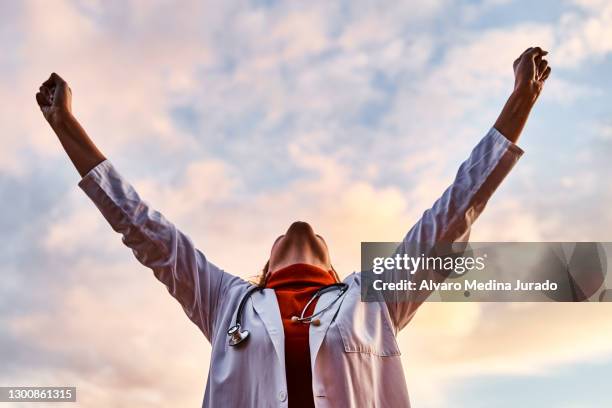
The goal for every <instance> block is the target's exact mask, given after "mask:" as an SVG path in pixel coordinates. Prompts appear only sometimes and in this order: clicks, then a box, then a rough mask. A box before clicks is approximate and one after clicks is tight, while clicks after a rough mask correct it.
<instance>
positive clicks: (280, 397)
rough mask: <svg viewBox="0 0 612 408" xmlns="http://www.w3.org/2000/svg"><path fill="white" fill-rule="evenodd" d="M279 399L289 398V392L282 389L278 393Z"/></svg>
mask: <svg viewBox="0 0 612 408" xmlns="http://www.w3.org/2000/svg"><path fill="white" fill-rule="evenodd" d="M278 399H279V400H281V401H284V400H286V399H287V393H286V392H285V391H281V392H279V393H278Z"/></svg>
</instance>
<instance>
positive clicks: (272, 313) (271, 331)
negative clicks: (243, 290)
mask: <svg viewBox="0 0 612 408" xmlns="http://www.w3.org/2000/svg"><path fill="white" fill-rule="evenodd" d="M251 299H252V300H253V308H255V311H256V312H257V314H258V315H259V317H260V318H261V320H262V321H263V324H264V326H265V327H266V330H267V331H268V335H269V336H270V339H271V340H272V344H273V345H274V350H275V351H276V355H277V356H278V359H279V361H280V363H281V365H282V366H283V367H284V366H285V331H284V329H283V321H282V319H281V314H280V308H279V306H278V300H277V299H276V293H274V289H269V288H266V289H263V290H260V291H256V292H255V293H253V295H252V296H251Z"/></svg>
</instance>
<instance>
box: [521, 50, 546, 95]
mask: <svg viewBox="0 0 612 408" xmlns="http://www.w3.org/2000/svg"><path fill="white" fill-rule="evenodd" d="M547 54H548V51H544V50H543V49H542V48H540V47H529V48H527V49H526V50H525V51H524V52H523V53H522V54H521V55H520V56H519V57H518V58H517V59H516V60H515V61H514V64H513V67H514V90H515V91H527V92H530V93H533V94H535V95H536V96H537V95H539V94H540V92H541V91H542V88H543V87H544V82H545V81H546V80H547V79H548V76H549V75H550V71H551V69H550V66H548V61H547V60H545V59H544V57H545V56H546V55H547Z"/></svg>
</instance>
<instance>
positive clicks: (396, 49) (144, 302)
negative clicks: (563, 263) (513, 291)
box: [0, 0, 612, 407]
mask: <svg viewBox="0 0 612 408" xmlns="http://www.w3.org/2000/svg"><path fill="white" fill-rule="evenodd" d="M0 16H1V17H0V21H1V23H2V24H0V44H1V45H2V49H3V53H2V55H0V70H1V73H2V75H0V82H1V86H0V95H1V96H2V97H3V100H4V101H5V103H4V104H3V109H1V110H0V126H1V128H0V130H1V132H0V138H1V140H2V144H3V148H2V149H0V193H1V194H2V197H3V198H4V200H3V203H2V209H3V211H2V212H0V229H1V230H2V231H6V235H7V237H8V238H7V239H5V244H4V245H3V246H2V247H1V248H0V255H1V256H2V260H3V263H2V267H1V272H2V276H3V278H4V279H3V283H2V285H0V323H1V324H0V360H2V361H3V362H4V366H3V367H4V369H3V370H0V383H2V384H7V385H8V384H31V383H36V384H41V385H42V384H49V383H53V384H60V385H61V384H75V385H76V386H77V387H78V388H79V390H81V391H80V398H81V397H82V400H81V401H82V402H81V403H82V404H83V406H112V405H115V406H116V405H117V400H116V398H117V396H118V395H122V398H124V400H125V401H126V402H125V403H126V405H128V406H131V407H149V406H156V405H159V404H161V403H162V401H163V404H164V405H174V406H193V405H195V406H197V404H199V402H200V401H201V398H202V395H203V390H204V379H205V376H206V372H207V366H208V358H209V348H208V345H207V344H205V341H204V339H203V338H202V337H201V335H199V333H198V332H197V330H196V329H195V327H192V325H191V324H190V322H189V321H188V320H187V319H186V318H185V317H184V316H183V315H182V311H181V310H180V308H179V307H178V306H177V305H176V304H175V303H174V301H173V300H172V299H170V297H169V296H167V294H166V291H165V289H164V288H163V287H161V285H160V284H158V283H157V282H155V280H154V279H153V277H152V275H151V274H150V273H149V271H147V270H145V269H143V268H142V267H140V265H138V264H137V263H136V262H135V261H134V260H133V259H132V257H131V254H130V253H129V251H127V250H125V248H123V246H122V245H121V243H120V240H119V239H118V237H117V236H115V235H114V233H112V231H111V230H110V228H109V227H108V226H107V225H105V224H104V222H103V219H102V217H101V216H100V215H99V214H98V213H97V212H96V210H95V208H94V206H93V205H92V204H91V203H90V202H88V201H87V199H86V197H85V196H84V194H82V193H81V192H80V191H79V190H78V188H77V187H76V183H77V182H78V177H77V175H76V172H75V171H74V169H73V168H72V167H71V165H70V163H69V162H68V160H67V159H66V157H65V155H64V154H63V152H62V151H61V148H60V146H59V143H58V142H57V140H56V139H55V138H54V136H53V134H52V133H51V131H50V129H49V128H48V126H47V125H46V123H45V122H44V120H43V118H42V116H41V115H40V112H39V111H38V108H37V106H36V104H35V101H34V94H35V93H36V90H37V88H38V86H39V84H40V83H41V82H42V81H44V80H45V79H46V78H47V77H48V75H49V74H50V72H52V71H56V72H58V73H59V74H60V75H62V76H63V77H65V79H66V80H67V81H68V82H69V83H70V86H71V88H72V89H73V93H74V100H73V104H74V110H75V114H76V115H77V117H78V118H79V119H80V120H81V121H82V122H83V124H84V125H85V127H86V128H87V130H88V132H89V133H90V135H91V136H92V137H93V138H94V139H95V140H96V142H97V143H98V144H99V146H100V147H101V149H102V150H103V151H104V152H105V154H106V155H107V156H108V157H109V158H110V159H111V161H112V162H113V163H114V164H115V165H116V166H117V167H118V168H119V169H120V171H121V172H122V173H123V174H124V175H125V176H126V177H127V178H129V179H130V180H131V181H132V182H133V183H134V184H135V186H136V187H137V188H138V190H139V191H140V192H141V195H143V196H144V197H145V198H146V199H147V200H148V201H149V202H151V203H152V204H153V205H155V206H156V207H157V208H158V209H160V210H161V211H162V212H163V213H164V214H166V215H167V216H168V218H170V219H172V220H173V221H175V222H176V224H177V225H179V226H180V227H182V228H183V229H184V230H185V232H187V233H188V234H190V235H191V236H192V237H193V238H194V240H195V242H197V243H198V245H199V247H200V248H201V249H202V250H204V251H205V252H206V253H207V254H208V256H209V257H210V258H211V259H213V261H214V262H216V263H217V264H219V265H221V266H222V267H224V268H225V269H226V270H228V271H230V272H233V273H236V274H239V275H241V276H245V277H246V276H252V275H254V274H256V273H257V272H258V271H259V269H260V268H261V267H262V266H263V264H264V263H265V261H266V259H267V254H268V251H269V249H270V246H271V244H272V242H273V240H274V238H276V236H277V235H278V234H279V233H281V232H282V231H283V230H284V229H285V228H286V226H287V225H288V223H289V222H291V221H293V220H295V219H304V220H307V221H310V222H311V223H312V224H313V225H314V226H315V228H316V229H317V230H318V231H319V232H320V233H321V234H322V235H323V236H325V237H326V239H327V241H328V242H329V244H330V247H331V252H332V258H333V261H334V264H335V266H336V269H337V270H338V271H339V272H340V274H341V275H346V274H348V273H350V272H351V271H352V270H354V269H356V268H358V265H359V243H360V241H376V240H380V241H393V240H398V239H399V238H400V237H402V236H403V235H404V233H405V232H406V231H407V230H408V229H409V228H410V226H411V225H412V224H413V223H414V222H415V221H416V220H417V219H418V217H419V216H420V214H421V213H422V211H423V210H424V209H426V208H428V206H429V205H431V203H432V202H433V201H434V200H435V199H436V198H437V196H438V195H439V194H440V193H441V192H442V191H443V189H444V188H445V187H446V186H447V185H448V183H449V182H450V181H451V180H452V177H453V175H454V172H455V170H456V168H457V167H458V165H459V164H460V162H461V160H463V158H465V157H466V156H467V154H468V153H469V151H470V149H471V147H472V146H473V145H475V144H476V143H477V142H478V140H479V139H480V138H481V137H482V136H483V135H484V134H485V133H486V131H487V130H488V129H489V127H490V126H491V125H492V124H493V123H494V121H495V118H496V116H497V114H498V112H499V110H500V109H501V107H502V105H503V102H504V101H505V98H507V96H508V95H509V93H510V91H511V89H512V83H513V82H512V80H513V79H512V69H511V67H512V61H513V60H514V58H516V56H518V55H519V54H520V53H521V52H522V51H523V50H524V49H525V48H527V47H529V46H532V45H541V46H543V47H545V48H547V49H548V50H549V51H550V56H549V60H550V63H551V65H552V66H553V73H552V76H551V78H550V80H549V81H548V83H547V84H546V87H545V89H544V92H543V94H542V96H541V97H540V100H539V101H538V104H537V106H536V107H535V109H534V111H533V115H532V117H531V119H530V121H529V124H528V126H527V128H526V130H525V132H524V135H523V136H522V138H521V140H520V141H519V146H521V148H523V149H524V150H525V155H524V156H523V158H522V159H521V160H520V162H519V163H518V165H517V166H516V168H515V169H514V170H513V172H512V174H511V175H510V176H509V177H508V179H507V180H506V181H505V182H504V184H503V185H502V187H501V188H500V190H499V191H498V192H497V193H496V195H495V196H494V197H493V199H492V200H491V202H490V203H489V205H488V207H487V210H486V211H485V213H484V214H483V216H482V217H481V218H480V219H479V220H478V223H477V224H476V226H475V227H474V230H473V234H472V239H473V240H476V241H478V240H480V241H538V240H550V241H579V240H591V241H593V240H598V241H610V232H609V231H610V230H611V228H610V227H611V226H612V217H611V216H610V213H609V211H608V207H609V206H608V202H609V201H610V198H612V189H610V187H609V183H607V182H606V178H605V174H609V172H610V170H611V165H610V160H609V154H610V153H611V152H612V112H611V111H612V104H610V96H609V95H610V94H611V93H612V76H611V75H609V72H612V28H611V27H612V5H611V4H609V2H607V1H603V0H565V1H548V0H546V1H537V2H534V1H529V2H528V1H518V0H517V1H513V0H483V1H473V2H465V1H454V0H427V1H426V0H415V1H407V2H391V1H378V2H373V1H366V0H353V1H337V2H331V1H311V2H299V1H282V2H280V1H224V2H213V1H203V2H191V1H185V2H182V3H181V6H180V7H177V6H176V4H175V2H171V1H161V0H159V1H127V2H103V1H68V0H61V1H55V2H44V1H23V2H2V3H1V4H0ZM236 254H239V256H237V255H236ZM610 312H612V309H611V308H609V307H607V305H597V304H595V305H528V304H527V305H497V306H492V305H475V304H471V305H470V304H462V305H454V304H428V305H426V306H425V307H424V308H423V309H422V310H421V311H419V314H418V315H417V317H416V319H415V321H414V322H413V323H412V324H411V326H410V327H409V328H408V329H407V330H406V331H405V332H403V333H402V334H401V335H400V337H399V342H400V346H401V348H402V352H403V357H402V358H403V361H404V364H405V367H406V373H407V377H408V386H409V390H410V392H411V395H412V400H413V403H414V406H416V407H449V406H453V407H457V406H459V407H463V406H465V407H468V406H469V407H474V406H491V405H495V406H533V407H541V406H551V405H554V406H561V407H599V406H605V405H609V402H608V403H605V402H604V401H607V400H606V398H608V399H609V396H608V395H606V393H605V392H604V391H603V385H602V384H603V383H602V381H603V380H602V379H605V378H606V377H609V376H610V373H611V372H612V357H611V356H612V342H611V341H610V338H611V335H612V321H611V319H609V314H610ZM117 316H121V318H117ZM570 385H571V386H570ZM551 401H554V402H551ZM503 404H506V405H503Z"/></svg>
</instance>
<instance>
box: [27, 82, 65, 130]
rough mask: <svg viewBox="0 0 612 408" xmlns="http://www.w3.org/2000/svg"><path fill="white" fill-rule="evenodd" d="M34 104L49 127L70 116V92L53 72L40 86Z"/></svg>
mask: <svg viewBox="0 0 612 408" xmlns="http://www.w3.org/2000/svg"><path fill="white" fill-rule="evenodd" d="M36 102H37V103H38V106H39V107H40V110H41V111H42V113H43V115H44V117H45V119H47V122H49V124H51V125H53V124H54V123H56V122H57V121H58V120H60V119H62V118H65V117H66V116H70V115H71V114H72V91H71V90H70V87H69V86H68V83H67V82H66V81H64V80H63V79H62V78H61V77H60V76H59V75H57V74H56V73H55V72H54V73H52V74H51V76H50V77H49V79H47V80H46V81H45V82H43V84H42V85H41V86H40V88H39V91H38V93H37V94H36Z"/></svg>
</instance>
